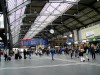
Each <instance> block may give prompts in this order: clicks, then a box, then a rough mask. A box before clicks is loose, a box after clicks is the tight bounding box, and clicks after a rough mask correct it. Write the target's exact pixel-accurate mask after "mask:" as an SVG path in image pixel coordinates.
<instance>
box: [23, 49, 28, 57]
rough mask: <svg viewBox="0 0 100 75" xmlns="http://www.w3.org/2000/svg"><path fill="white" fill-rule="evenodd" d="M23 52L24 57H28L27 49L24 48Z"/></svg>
mask: <svg viewBox="0 0 100 75" xmlns="http://www.w3.org/2000/svg"><path fill="white" fill-rule="evenodd" d="M23 54H24V59H26V54H27V52H26V50H25V49H24V51H23Z"/></svg>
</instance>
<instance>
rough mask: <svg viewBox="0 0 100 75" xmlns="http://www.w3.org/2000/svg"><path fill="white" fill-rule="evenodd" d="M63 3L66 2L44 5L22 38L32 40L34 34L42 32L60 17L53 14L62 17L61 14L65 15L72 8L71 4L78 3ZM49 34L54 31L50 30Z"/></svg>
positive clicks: (73, 0)
mask: <svg viewBox="0 0 100 75" xmlns="http://www.w3.org/2000/svg"><path fill="white" fill-rule="evenodd" d="M61 1H62V0H61ZM65 1H66V2H54V3H53V2H50V3H46V5H45V6H44V8H43V9H42V11H41V12H40V14H39V15H38V17H37V18H36V19H35V21H34V23H33V24H32V25H31V27H30V29H29V31H28V32H27V33H26V35H25V37H24V38H33V37H34V36H35V35H36V34H38V33H39V32H40V31H41V30H43V29H44V28H45V27H46V26H48V25H49V24H50V23H52V22H53V21H54V20H55V19H57V18H58V17H59V16H60V15H55V14H61V15H63V13H65V12H66V11H67V10H68V9H70V8H71V7H72V6H73V3H75V2H76V3H78V2H79V0H65ZM41 14H42V15H41ZM43 14H44V15H43ZM45 14H47V15H45ZM50 32H51V33H54V30H52V29H51V30H50Z"/></svg>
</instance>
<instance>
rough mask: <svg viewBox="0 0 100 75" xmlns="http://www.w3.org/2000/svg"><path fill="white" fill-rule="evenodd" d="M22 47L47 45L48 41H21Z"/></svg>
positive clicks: (37, 39)
mask: <svg viewBox="0 0 100 75" xmlns="http://www.w3.org/2000/svg"><path fill="white" fill-rule="evenodd" d="M22 43H23V46H36V45H40V44H41V45H48V39H45V38H42V39H40V38H35V39H32V40H22Z"/></svg>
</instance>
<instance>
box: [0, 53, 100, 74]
mask: <svg viewBox="0 0 100 75" xmlns="http://www.w3.org/2000/svg"><path fill="white" fill-rule="evenodd" d="M99 57H100V56H99V55H98V56H97V58H99ZM99 60H100V59H99ZM99 60H97V59H96V60H93V61H92V60H90V61H89V62H88V61H86V62H80V60H79V59H77V58H76V59H75V58H73V59H70V57H69V56H65V55H55V60H54V61H52V60H51V57H50V56H45V55H44V56H42V57H39V56H36V55H32V58H31V59H28V58H27V59H26V60H24V59H21V60H14V59H12V60H11V61H6V62H5V61H4V60H3V59H2V61H1V62H0V75H100V61H99Z"/></svg>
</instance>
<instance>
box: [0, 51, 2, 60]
mask: <svg viewBox="0 0 100 75" xmlns="http://www.w3.org/2000/svg"><path fill="white" fill-rule="evenodd" d="M1 55H2V52H1V50H0V61H1Z"/></svg>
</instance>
